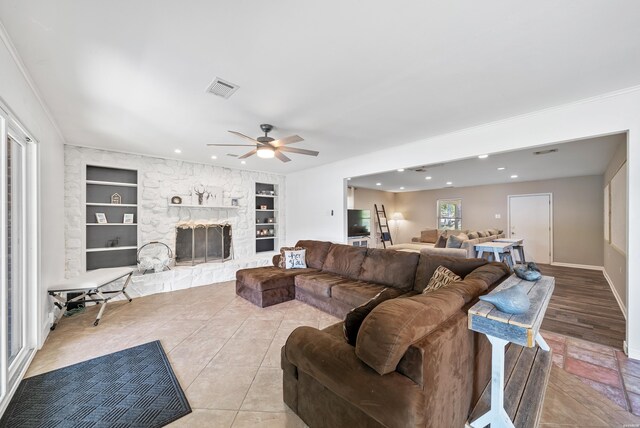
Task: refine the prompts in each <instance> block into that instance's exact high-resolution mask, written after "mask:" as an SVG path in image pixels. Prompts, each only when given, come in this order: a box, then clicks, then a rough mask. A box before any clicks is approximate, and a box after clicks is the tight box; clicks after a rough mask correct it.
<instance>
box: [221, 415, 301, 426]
mask: <svg viewBox="0 0 640 428" xmlns="http://www.w3.org/2000/svg"><path fill="white" fill-rule="evenodd" d="M232 427H233V428H250V427H262V428H303V427H306V425H305V423H304V422H303V421H302V419H300V418H299V417H298V416H297V415H295V414H294V413H285V412H245V411H239V412H238V415H237V416H236V420H235V421H234V422H233V425H232Z"/></svg>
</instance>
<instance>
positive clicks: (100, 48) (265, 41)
mask: <svg viewBox="0 0 640 428" xmlns="http://www.w3.org/2000/svg"><path fill="white" fill-rule="evenodd" d="M638 16H640V2H638V1H635V0H624V1H623V0H610V1H600V0H582V1H579V2H576V1H572V2H558V1H556V0H541V1H535V2H526V1H515V2H514V1H510V0H509V1H507V0H485V1H472V0H466V1H460V0H458V1H446V2H437V1H425V2H393V3H391V2H388V1H382V0H372V1H368V2H344V1H337V0H328V1H322V2H300V1H294V0H288V1H277V2H275V1H270V2H267V1H252V2H250V1H232V2H222V1H208V0H201V1H189V2H184V1H174V0H172V1H169V0H136V1H130V0H126V1H125V0H110V1H95V0H94V1H87V0H56V1H50V0H28V1H25V0H0V20H1V21H2V23H3V24H4V26H5V27H6V29H7V32H8V33H9V35H10V37H11V39H12V40H13V42H14V44H15V46H16V48H17V50H18V52H19V54H20V55H21V57H22V59H23V61H24V63H25V64H26V66H27V69H28V71H29V73H30V74H31V76H32V77H33V79H34V81H35V83H36V85H37V87H38V88H39V89H40V91H41V93H42V95H43V97H44V99H45V101H46V103H47V104H48V106H49V108H50V110H51V111H52V114H53V116H54V118H55V119H56V121H57V123H58V124H59V127H60V128H61V130H62V133H63V134H64V136H65V138H66V141H67V142H68V143H69V144H75V145H83V146H90V147H98V148H106V149H112V150H119V151H125V152H134V153H143V154H148V155H154V156H161V157H170V158H171V157H172V158H179V159H185V160H190V161H198V162H211V163H215V164H219V165H229V166H234V167H241V165H239V161H238V160H237V159H233V158H229V157H227V156H225V154H226V153H229V152H232V153H237V154H242V153H243V152H244V151H243V150H239V149H238V150H228V149H214V148H207V147H206V146H205V144H206V143H225V142H227V143H236V142H237V143H240V142H241V141H242V140H240V139H238V138H237V137H234V136H232V135H231V134H228V133H227V132H226V131H227V130H237V131H240V132H243V133H246V134H248V135H251V136H254V137H256V136H258V135H260V131H259V128H258V125H259V124H260V123H271V124H273V125H275V126H276V129H275V130H274V132H273V134H272V136H274V137H276V138H278V137H283V136H287V135H290V134H293V133H297V134H299V135H301V136H302V137H304V138H305V141H304V142H303V143H300V144H296V147H299V148H305V149H312V150H318V151H320V156H319V157H318V158H313V157H308V156H302V155H296V154H292V155H291V158H292V159H293V161H292V162H290V163H288V164H282V163H281V162H279V161H277V160H274V159H271V160H264V159H258V158H257V157H255V156H254V157H252V158H250V159H248V161H247V164H246V165H244V166H242V167H244V168H247V169H255V170H265V171H273V172H281V173H286V172H291V171H296V170H301V169H306V168H309V167H312V166H317V165H320V164H323V163H328V162H333V161H336V160H339V159H341V158H344V157H350V156H354V155H358V154H361V153H364V152H371V151H375V150H380V149H382V148H386V147H388V146H390V145H398V144H402V143H408V142H412V141H417V140H420V139H425V138H428V137H430V136H434V135H439V134H443V133H446V132H450V131H453V130H458V129H461V128H466V127H469V126H473V125H477V124H481V123H486V122H490V121H494V120H498V119H502V118H506V117H511V116H514V115H517V114H521V113H526V112H530V111H535V110H539V109H542V108H546V107H550V106H555V105H559V104H564V103H567V102H570V101H573V100H577V99H582V98H586V97H590V96H594V95H597V94H602V93H605V92H609V91H613V90H617V89H621V88H627V87H630V86H634V85H637V84H640V25H638V19H637V18H638ZM215 76H219V77H221V78H223V79H226V80H229V81H231V82H233V83H236V84H238V85H239V86H240V89H239V90H238V92H236V93H235V94H234V95H233V96H232V97H231V98H230V99H229V100H225V99H222V98H219V97H216V96H214V95H209V94H205V89H206V87H207V86H208V85H209V83H210V82H211V81H212V79H213V78H214V77H215ZM0 95H1V94H0ZM176 148H179V149H181V150H182V154H180V155H177V154H175V153H174V149H176ZM240 149H244V148H240ZM212 154H215V155H218V159H217V160H215V161H213V160H211V159H210V156H211V155H212Z"/></svg>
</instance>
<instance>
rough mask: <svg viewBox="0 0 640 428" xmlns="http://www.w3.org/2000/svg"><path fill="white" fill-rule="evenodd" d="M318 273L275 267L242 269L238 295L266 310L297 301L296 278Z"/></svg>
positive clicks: (238, 276) (237, 276)
mask: <svg viewBox="0 0 640 428" xmlns="http://www.w3.org/2000/svg"><path fill="white" fill-rule="evenodd" d="M317 272H319V270H318V269H312V268H307V269H281V268H279V267H275V266H265V267H259V268H251V269H241V270H239V271H238V272H237V273H236V294H237V295H238V296H240V297H243V298H245V299H247V300H248V301H250V302H251V303H253V304H254V305H257V306H260V307H261V308H265V307H267V306H272V305H276V304H278V303H282V302H286V301H287V300H293V299H295V297H296V292H295V277H296V276H297V275H300V274H304V273H317Z"/></svg>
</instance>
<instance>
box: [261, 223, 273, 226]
mask: <svg viewBox="0 0 640 428" xmlns="http://www.w3.org/2000/svg"><path fill="white" fill-rule="evenodd" d="M276 224H278V223H256V226H274V225H276Z"/></svg>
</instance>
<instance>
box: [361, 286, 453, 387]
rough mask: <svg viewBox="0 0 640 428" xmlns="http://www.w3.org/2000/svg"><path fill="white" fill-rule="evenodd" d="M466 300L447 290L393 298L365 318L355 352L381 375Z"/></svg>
mask: <svg viewBox="0 0 640 428" xmlns="http://www.w3.org/2000/svg"><path fill="white" fill-rule="evenodd" d="M463 304H464V300H463V299H462V297H460V296H459V295H457V294H456V293H453V292H451V291H448V289H446V288H445V289H441V290H436V291H434V292H432V293H428V294H421V295H419V296H414V297H408V298H406V299H391V300H387V301H386V302H383V303H381V304H380V305H378V306H377V307H376V308H375V309H373V311H371V313H370V314H369V316H367V318H365V320H364V322H363V323H362V326H361V327H360V332H359V333H358V338H357V340H356V355H357V356H358V358H360V359H361V360H362V361H363V362H364V363H366V364H367V365H368V366H369V367H371V368H372V369H374V370H375V371H376V372H378V373H379V374H381V375H384V374H387V373H391V372H393V371H394V370H395V369H396V366H397V365H398V363H399V362H400V359H401V358H402V356H403V355H404V353H405V352H406V351H407V349H408V348H409V346H410V345H411V344H412V343H413V342H415V341H416V340H418V339H420V338H421V337H423V336H426V335H427V334H429V333H431V332H432V331H434V330H435V329H437V328H438V326H439V325H440V323H442V322H443V321H445V320H446V319H447V318H449V317H450V316H451V315H453V314H454V313H456V312H457V311H459V310H460V308H461V307H462V306H463Z"/></svg>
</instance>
